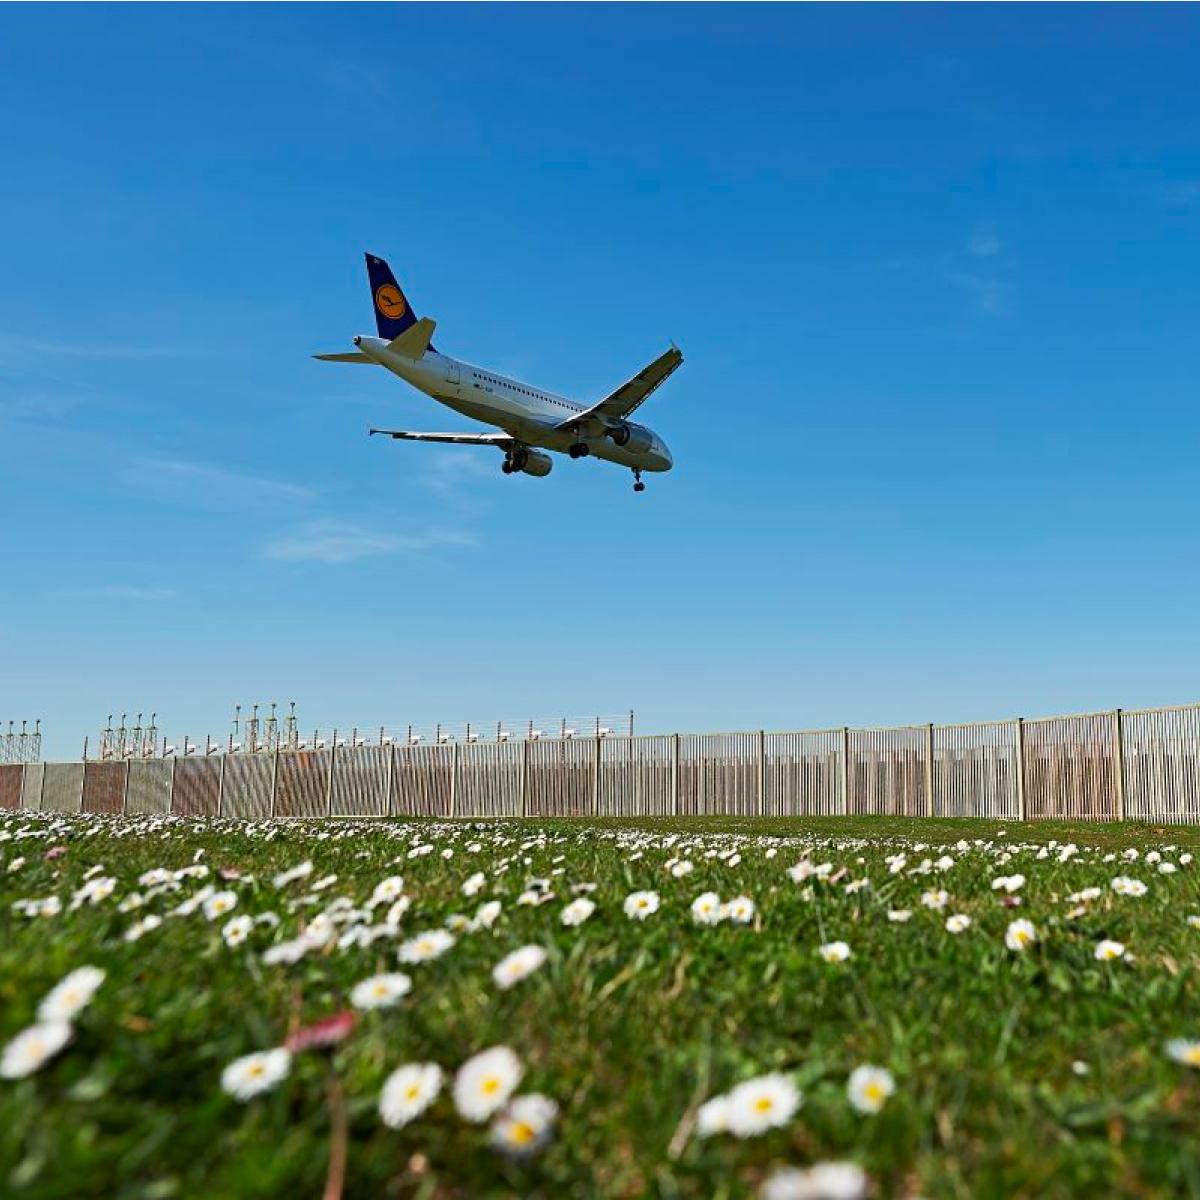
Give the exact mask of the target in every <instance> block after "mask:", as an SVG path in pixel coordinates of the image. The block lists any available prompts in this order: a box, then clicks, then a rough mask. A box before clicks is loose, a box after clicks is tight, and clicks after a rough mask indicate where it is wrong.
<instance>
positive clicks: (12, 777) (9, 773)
mask: <svg viewBox="0 0 1200 1200" xmlns="http://www.w3.org/2000/svg"><path fill="white" fill-rule="evenodd" d="M24 778H25V772H24V770H22V768H21V764H20V763H3V764H0V808H20V807H21V783H22V781H23V780H24Z"/></svg>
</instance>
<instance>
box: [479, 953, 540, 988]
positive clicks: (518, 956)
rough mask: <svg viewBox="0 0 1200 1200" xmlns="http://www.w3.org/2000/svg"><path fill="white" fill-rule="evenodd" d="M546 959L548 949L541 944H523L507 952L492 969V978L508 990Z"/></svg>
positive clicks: (500, 986) (499, 985) (530, 973)
mask: <svg viewBox="0 0 1200 1200" xmlns="http://www.w3.org/2000/svg"><path fill="white" fill-rule="evenodd" d="M545 961H546V951H545V950H544V949H542V947H541V946H522V947H521V948H520V949H519V950H514V951H513V952H512V953H511V954H506V955H505V956H504V957H503V958H502V959H501V960H500V961H499V962H498V963H497V964H496V965H495V967H494V968H493V969H492V979H493V981H494V982H495V984H496V986H497V987H498V988H501V989H502V990H505V991H507V990H508V989H509V988H510V987H512V986H513V984H515V983H520V982H521V980H522V979H525V978H526V977H528V976H529V975H532V974H533V973H534V971H536V970H537V969H538V967H540V966H541V965H542V963H544V962H545Z"/></svg>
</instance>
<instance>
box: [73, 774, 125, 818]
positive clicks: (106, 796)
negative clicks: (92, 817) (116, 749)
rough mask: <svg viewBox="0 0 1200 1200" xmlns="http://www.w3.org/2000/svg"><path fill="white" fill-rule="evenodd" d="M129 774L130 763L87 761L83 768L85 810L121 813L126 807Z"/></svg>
mask: <svg viewBox="0 0 1200 1200" xmlns="http://www.w3.org/2000/svg"><path fill="white" fill-rule="evenodd" d="M128 775H129V764H128V763H123V762H89V763H85V764H84V768H83V811H84V812H89V813H110V814H111V813H119V812H120V811H121V809H123V808H124V807H125V780H126V778H127V777H128Z"/></svg>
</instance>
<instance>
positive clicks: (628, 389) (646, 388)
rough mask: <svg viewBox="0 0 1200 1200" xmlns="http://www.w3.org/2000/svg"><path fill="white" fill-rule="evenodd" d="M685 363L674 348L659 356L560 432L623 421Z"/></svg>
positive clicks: (576, 415)
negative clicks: (589, 423) (586, 424)
mask: <svg viewBox="0 0 1200 1200" xmlns="http://www.w3.org/2000/svg"><path fill="white" fill-rule="evenodd" d="M682 362H683V355H682V354H681V353H680V352H679V350H677V349H676V348H675V347H674V346H672V347H671V348H670V350H668V351H667V352H666V353H665V354H660V355H659V356H658V358H656V359H655V360H654V361H653V362H652V363H651V364H650V365H649V366H648V367H643V368H642V370H640V371H639V372H638V373H637V374H636V375H635V376H634V377H633V378H632V379H630V380H629V381H628V382H627V383H623V384H621V386H620V387H619V388H617V390H616V391H615V392H610V393H609V394H608V395H607V396H605V397H604V399H603V400H601V401H600V403H599V404H593V405H592V407H591V408H587V409H584V411H583V412H581V413H576V414H575V415H574V416H573V417H570V418H569V419H568V420H566V421H563V422H562V423H561V424H559V425H558V426H557V428H559V429H570V428H572V427H573V426H575V425H581V424H583V423H584V422H586V421H589V420H591V419H593V418H598V419H600V421H601V422H602V423H603V424H604V425H609V424H613V423H615V422H617V421H623V420H624V419H625V418H626V417H627V416H629V414H630V413H631V412H633V410H634V409H635V408H637V407H638V405H640V404H642V403H643V402H644V401H645V400H646V398H647V397H648V396H649V395H650V393H651V392H653V391H654V390H655V389H656V388H657V387H658V386H659V385H660V384H662V383H663V382H664V381H665V380H666V379H667V378H668V377H669V376H670V375H671V374H672V373H673V372H674V371H675V370H677V369H678V367H679V366H680V364H681V363H682Z"/></svg>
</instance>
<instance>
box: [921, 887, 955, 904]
mask: <svg viewBox="0 0 1200 1200" xmlns="http://www.w3.org/2000/svg"><path fill="white" fill-rule="evenodd" d="M949 901H950V893H949V892H947V891H946V890H945V889H944V888H937V889H935V890H933V891H929V892H922V893H921V903H922V904H923V905H924V906H925V907H926V908H932V909H939V908H945V907H946V905H947V904H948V903H949Z"/></svg>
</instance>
